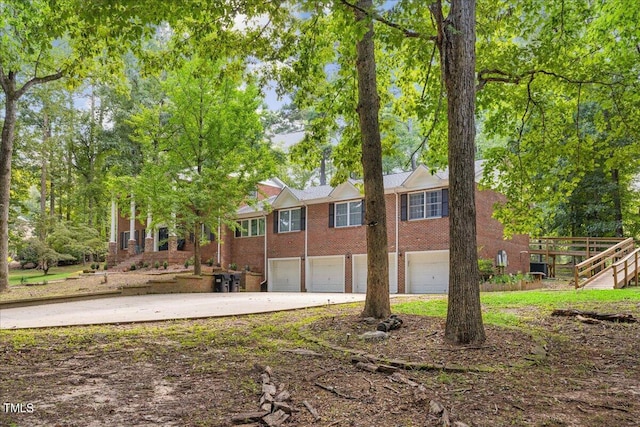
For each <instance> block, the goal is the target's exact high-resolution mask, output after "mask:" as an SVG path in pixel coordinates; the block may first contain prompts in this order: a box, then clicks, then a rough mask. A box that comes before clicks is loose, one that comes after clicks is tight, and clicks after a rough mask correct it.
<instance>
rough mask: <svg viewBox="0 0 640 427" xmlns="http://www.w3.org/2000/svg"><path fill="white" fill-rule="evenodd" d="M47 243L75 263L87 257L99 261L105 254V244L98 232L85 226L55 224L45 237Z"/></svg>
mask: <svg viewBox="0 0 640 427" xmlns="http://www.w3.org/2000/svg"><path fill="white" fill-rule="evenodd" d="M47 243H48V244H49V245H51V247H52V248H53V249H54V250H56V251H58V252H60V253H66V254H69V255H70V256H71V257H73V259H75V260H76V261H82V260H84V259H85V257H86V256H88V255H93V257H94V258H97V259H100V258H102V257H104V256H105V255H106V253H107V244H106V243H105V242H104V240H103V238H102V237H101V236H100V234H99V233H98V231H96V229H95V228H92V227H88V226H86V225H72V224H69V223H64V222H57V223H56V224H55V225H54V228H53V230H52V231H51V232H50V233H49V236H48V237H47Z"/></svg>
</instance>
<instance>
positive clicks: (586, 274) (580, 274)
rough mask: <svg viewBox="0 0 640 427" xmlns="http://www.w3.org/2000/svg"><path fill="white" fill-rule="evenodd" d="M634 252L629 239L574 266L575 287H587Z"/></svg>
mask: <svg viewBox="0 0 640 427" xmlns="http://www.w3.org/2000/svg"><path fill="white" fill-rule="evenodd" d="M634 250H635V244H634V242H633V239H632V238H629V239H625V240H623V241H621V242H619V243H618V244H616V245H614V246H611V247H610V248H609V249H607V250H605V251H603V252H600V253H597V254H596V255H594V256H592V257H591V258H589V259H586V260H584V261H583V262H581V263H579V264H576V266H575V268H574V282H575V287H576V288H581V287H583V286H585V285H587V284H588V283H589V282H591V281H592V280H594V279H596V278H597V277H599V276H601V275H602V274H604V273H605V272H607V270H608V269H609V268H610V267H612V266H613V265H614V264H616V263H618V262H619V261H622V260H624V258H625V257H627V255H629V254H631V253H632V252H634ZM614 271H615V270H614Z"/></svg>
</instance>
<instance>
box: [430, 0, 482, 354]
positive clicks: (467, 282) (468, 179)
mask: <svg viewBox="0 0 640 427" xmlns="http://www.w3.org/2000/svg"><path fill="white" fill-rule="evenodd" d="M431 11H432V13H433V14H434V17H435V18H436V22H437V25H438V40H437V42H438V47H439V49H440V61H441V65H442V74H443V78H444V81H445V86H446V91H447V104H448V105H447V114H448V119H449V128H448V132H449V135H448V141H449V189H450V191H449V202H450V210H449V214H450V217H449V219H450V226H449V240H450V242H449V245H450V269H449V305H448V309H447V322H446V328H445V340H446V341H448V342H451V343H454V344H471V343H482V342H484V341H485V339H486V338H485V332H484V326H483V324H482V312H481V310H480V289H479V286H478V283H479V277H480V275H479V272H478V252H477V251H478V249H477V244H476V205H475V99H476V92H475V64H476V57H475V22H476V19H475V1H474V0H452V1H451V10H450V13H449V16H448V17H447V18H446V19H443V15H442V5H441V3H440V1H438V3H437V4H436V5H434V6H433V7H431Z"/></svg>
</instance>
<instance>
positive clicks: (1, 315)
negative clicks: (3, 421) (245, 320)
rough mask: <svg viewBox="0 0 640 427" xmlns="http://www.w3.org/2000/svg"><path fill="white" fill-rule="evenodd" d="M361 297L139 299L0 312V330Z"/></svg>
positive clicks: (247, 310) (235, 311)
mask: <svg viewBox="0 0 640 427" xmlns="http://www.w3.org/2000/svg"><path fill="white" fill-rule="evenodd" d="M364 300H365V294H343V293H340V294H324V293H322V294H320V293H315V294H314V293H280V292H259V293H251V292H239V293H194V294H163V295H140V296H130V297H116V298H102V299H97V300H88V301H76V302H66V303H57V304H47V305H41V306H31V307H16V308H7V309H1V310H0V329H24V328H46V327H57V326H74V325H98V324H108V323H131V322H150V321H154V320H171V319H195V318H203V317H221V316H233V315H241V314H255V313H266V312H273V311H281V310H293V309H300V308H305V307H317V306H322V305H326V304H341V303H348V302H358V301H364Z"/></svg>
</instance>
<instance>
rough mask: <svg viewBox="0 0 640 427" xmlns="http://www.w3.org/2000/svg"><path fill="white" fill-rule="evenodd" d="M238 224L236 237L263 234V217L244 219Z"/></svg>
mask: <svg viewBox="0 0 640 427" xmlns="http://www.w3.org/2000/svg"><path fill="white" fill-rule="evenodd" d="M238 225H239V226H240V228H239V229H238V230H237V232H236V237H254V236H264V218H253V219H244V220H242V221H238Z"/></svg>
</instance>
